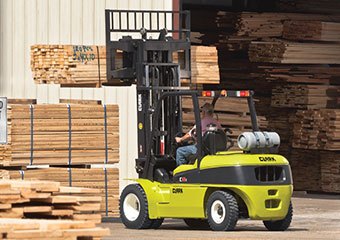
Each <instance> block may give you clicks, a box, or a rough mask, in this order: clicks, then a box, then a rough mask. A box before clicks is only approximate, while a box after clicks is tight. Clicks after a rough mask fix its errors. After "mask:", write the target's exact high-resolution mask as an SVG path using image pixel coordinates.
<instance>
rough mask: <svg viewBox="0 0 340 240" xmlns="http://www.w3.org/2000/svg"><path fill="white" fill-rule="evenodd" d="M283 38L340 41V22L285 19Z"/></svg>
mask: <svg viewBox="0 0 340 240" xmlns="http://www.w3.org/2000/svg"><path fill="white" fill-rule="evenodd" d="M283 38H285V39H288V40H308V41H331V42H339V41H340V23H334V22H321V21H311V20H310V21H285V23H284V25H283Z"/></svg>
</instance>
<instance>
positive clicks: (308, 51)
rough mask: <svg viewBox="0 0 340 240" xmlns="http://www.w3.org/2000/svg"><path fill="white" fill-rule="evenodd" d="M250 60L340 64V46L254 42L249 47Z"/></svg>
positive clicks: (331, 44)
mask: <svg viewBox="0 0 340 240" xmlns="http://www.w3.org/2000/svg"><path fill="white" fill-rule="evenodd" d="M249 60H250V61H251V62H269V63H288V64H340V44H334V43H327V44H326V43H298V42H287V41H270V42H258V41H253V42H252V43H251V44H250V46H249Z"/></svg>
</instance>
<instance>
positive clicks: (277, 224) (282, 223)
mask: <svg viewBox="0 0 340 240" xmlns="http://www.w3.org/2000/svg"><path fill="white" fill-rule="evenodd" d="M292 219H293V205H292V203H290V204H289V208H288V213H287V215H286V216H285V218H284V219H282V220H278V221H263V224H264V226H265V227H266V228H267V229H268V230H269V231H285V230H287V229H288V228H289V226H290V223H291V222H292Z"/></svg>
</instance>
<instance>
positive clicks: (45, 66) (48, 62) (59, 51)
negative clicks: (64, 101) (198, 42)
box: [31, 45, 219, 87]
mask: <svg viewBox="0 0 340 240" xmlns="http://www.w3.org/2000/svg"><path fill="white" fill-rule="evenodd" d="M115 64H116V65H115V67H116V69H119V68H122V54H120V53H118V54H117V55H116V59H115ZM180 64H184V63H183V62H180ZM181 66H183V65H181ZM191 66H192V74H191V75H192V82H193V83H209V84H210V83H215V84H216V83H219V74H218V64H217V51H216V48H214V47H194V46H193V47H192V49H191ZM31 70H32V73H33V79H34V82H35V83H37V84H53V83H55V84H61V85H62V87H101V86H102V84H103V83H106V82H107V78H106V47H105V46H78V45H33V46H32V47H31ZM183 81H184V82H187V80H186V79H183Z"/></svg>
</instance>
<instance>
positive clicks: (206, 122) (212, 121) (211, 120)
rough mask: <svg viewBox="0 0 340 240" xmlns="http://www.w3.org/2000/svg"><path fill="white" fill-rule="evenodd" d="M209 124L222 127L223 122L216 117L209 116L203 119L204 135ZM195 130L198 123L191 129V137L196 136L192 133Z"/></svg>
mask: <svg viewBox="0 0 340 240" xmlns="http://www.w3.org/2000/svg"><path fill="white" fill-rule="evenodd" d="M209 124H215V125H216V126H217V128H219V129H222V126H221V124H220V123H219V122H218V121H217V120H216V119H214V118H213V117H209V116H207V117H205V118H202V119H201V128H202V136H203V135H204V134H205V132H206V131H207V126H208V125H209ZM194 130H196V125H195V126H194V127H193V128H192V129H191V130H190V131H189V134H190V136H191V137H194V136H193V134H192V132H193V131H194Z"/></svg>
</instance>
